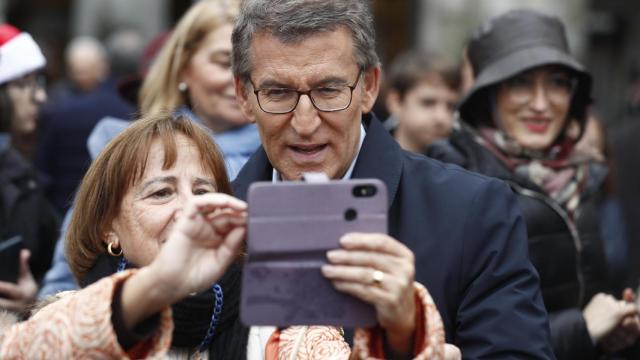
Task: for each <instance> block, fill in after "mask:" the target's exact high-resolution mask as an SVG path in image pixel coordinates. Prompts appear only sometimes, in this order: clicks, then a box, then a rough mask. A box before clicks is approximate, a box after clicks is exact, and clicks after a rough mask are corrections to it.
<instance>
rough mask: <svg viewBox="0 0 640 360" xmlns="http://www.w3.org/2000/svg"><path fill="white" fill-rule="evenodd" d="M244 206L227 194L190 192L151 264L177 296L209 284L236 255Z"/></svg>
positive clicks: (217, 278) (242, 223) (241, 240)
mask: <svg viewBox="0 0 640 360" xmlns="http://www.w3.org/2000/svg"><path fill="white" fill-rule="evenodd" d="M246 209H247V204H246V203H245V202H244V201H241V200H238V199H236V198H234V197H232V196H230V195H227V194H222V193H210V194H204V195H198V196H193V197H192V198H191V199H190V200H189V201H188V202H187V204H186V205H185V207H184V209H183V211H182V213H181V214H179V215H178V218H177V220H176V223H175V225H174V227H173V229H172V230H171V232H170V234H169V236H168V239H167V241H166V243H165V244H163V246H162V247H161V249H160V253H159V254H158V256H157V257H156V259H155V260H154V261H153V262H152V264H151V265H150V267H151V268H153V269H154V270H155V271H157V272H158V274H159V275H161V276H162V280H163V282H164V283H165V285H167V286H168V289H171V291H172V292H174V293H175V294H176V295H178V296H186V295H187V294H189V293H192V292H196V291H201V290H204V289H206V288H208V287H210V286H211V285H213V283H215V282H216V281H218V280H219V279H220V278H221V277H222V275H223V274H224V272H225V271H226V270H227V268H228V266H229V265H230V264H231V262H232V261H233V260H234V259H236V258H237V255H238V252H239V250H240V248H241V246H242V243H243V240H244V238H245V234H246V226H245V225H246Z"/></svg>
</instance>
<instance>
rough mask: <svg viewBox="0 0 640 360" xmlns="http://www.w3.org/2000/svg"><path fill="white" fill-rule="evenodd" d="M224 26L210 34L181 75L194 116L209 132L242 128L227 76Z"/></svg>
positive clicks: (227, 38) (227, 42) (227, 27)
mask: <svg viewBox="0 0 640 360" xmlns="http://www.w3.org/2000/svg"><path fill="white" fill-rule="evenodd" d="M232 30H233V26H232V25H231V24H225V25H223V26H221V27H218V28H217V29H216V30H214V31H213V32H211V33H210V34H209V35H208V36H207V37H206V38H205V39H204V40H203V41H202V43H201V44H200V46H199V47H198V50H196V52H195V53H194V55H193V57H192V58H191V60H190V61H189V63H188V65H187V68H186V69H185V70H184V72H183V74H182V80H181V81H183V82H184V83H186V85H187V87H188V90H187V91H188V93H189V101H190V102H191V106H192V110H193V111H194V112H195V114H196V115H197V116H198V117H199V118H200V119H201V120H202V121H203V122H204V123H205V124H206V125H207V126H208V127H209V128H210V129H212V130H213V131H215V132H223V131H225V130H228V129H230V128H233V127H237V126H240V125H244V124H247V123H248V120H247V119H246V118H245V117H244V116H243V115H242V112H241V111H240V107H239V105H238V102H237V101H236V96H235V88H234V83H233V74H232V72H231V32H232Z"/></svg>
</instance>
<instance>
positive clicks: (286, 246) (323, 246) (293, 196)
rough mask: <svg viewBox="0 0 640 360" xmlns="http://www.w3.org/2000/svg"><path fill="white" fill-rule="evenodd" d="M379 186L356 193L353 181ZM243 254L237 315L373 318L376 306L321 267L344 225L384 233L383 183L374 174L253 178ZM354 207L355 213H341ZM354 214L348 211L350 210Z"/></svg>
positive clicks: (257, 320) (279, 319)
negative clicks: (310, 179)
mask: <svg viewBox="0 0 640 360" xmlns="http://www.w3.org/2000/svg"><path fill="white" fill-rule="evenodd" d="M359 185H373V186H375V188H376V194H375V195H373V196H371V197H356V196H354V194H353V188H354V187H355V186H359ZM248 200H249V220H248V231H249V232H248V240H247V253H248V254H247V258H246V263H245V267H244V271H243V279H242V296H241V303H240V317H241V320H242V322H243V323H244V324H246V325H273V326H291V325H335V326H345V327H356V326H373V325H375V324H376V314H375V309H374V308H373V306H372V305H370V304H367V303H365V302H363V301H361V300H359V299H356V298H354V297H352V296H350V295H347V294H344V293H341V292H338V291H337V290H336V289H335V288H334V287H333V285H332V284H331V282H329V280H327V279H326V278H325V277H324V276H322V273H321V272H320V267H321V266H322V265H323V264H326V263H327V261H326V252H327V251H328V250H331V249H336V248H339V239H340V237H341V236H342V235H343V234H345V233H348V232H377V233H387V189H386V187H385V185H384V183H382V182H381V181H379V180H375V179H361V180H349V181H329V182H325V183H305V182H286V183H284V182H283V183H266V182H262V183H255V184H253V185H252V186H251V187H250V188H249V195H248ZM349 210H355V211H356V213H357V217H356V218H355V219H353V220H346V218H345V213H346V212H347V211H349ZM350 214H351V215H353V211H350Z"/></svg>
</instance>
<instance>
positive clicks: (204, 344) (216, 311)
mask: <svg viewBox="0 0 640 360" xmlns="http://www.w3.org/2000/svg"><path fill="white" fill-rule="evenodd" d="M126 267H127V259H126V258H125V257H124V256H123V257H122V258H121V259H120V262H119V263H118V272H121V271H124V269H125V268H126ZM211 290H212V291H213V297H214V298H215V303H214V304H213V314H211V322H210V323H209V329H208V330H207V334H206V335H205V337H204V339H202V341H201V342H200V345H198V351H199V352H204V351H206V350H207V348H209V345H210V344H211V340H213V335H215V333H216V327H217V326H218V322H220V315H221V314H222V305H223V304H224V292H223V291H222V287H221V286H220V285H218V284H217V283H216V284H213V286H212V287H211Z"/></svg>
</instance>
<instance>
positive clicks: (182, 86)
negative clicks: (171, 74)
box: [178, 81, 188, 92]
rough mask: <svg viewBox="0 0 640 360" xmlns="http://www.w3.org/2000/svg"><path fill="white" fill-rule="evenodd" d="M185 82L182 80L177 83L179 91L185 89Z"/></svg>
mask: <svg viewBox="0 0 640 360" xmlns="http://www.w3.org/2000/svg"><path fill="white" fill-rule="evenodd" d="M187 88H188V87H187V83H186V82H184V81H181V82H180V83H178V90H179V91H180V92H186V91H187Z"/></svg>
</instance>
